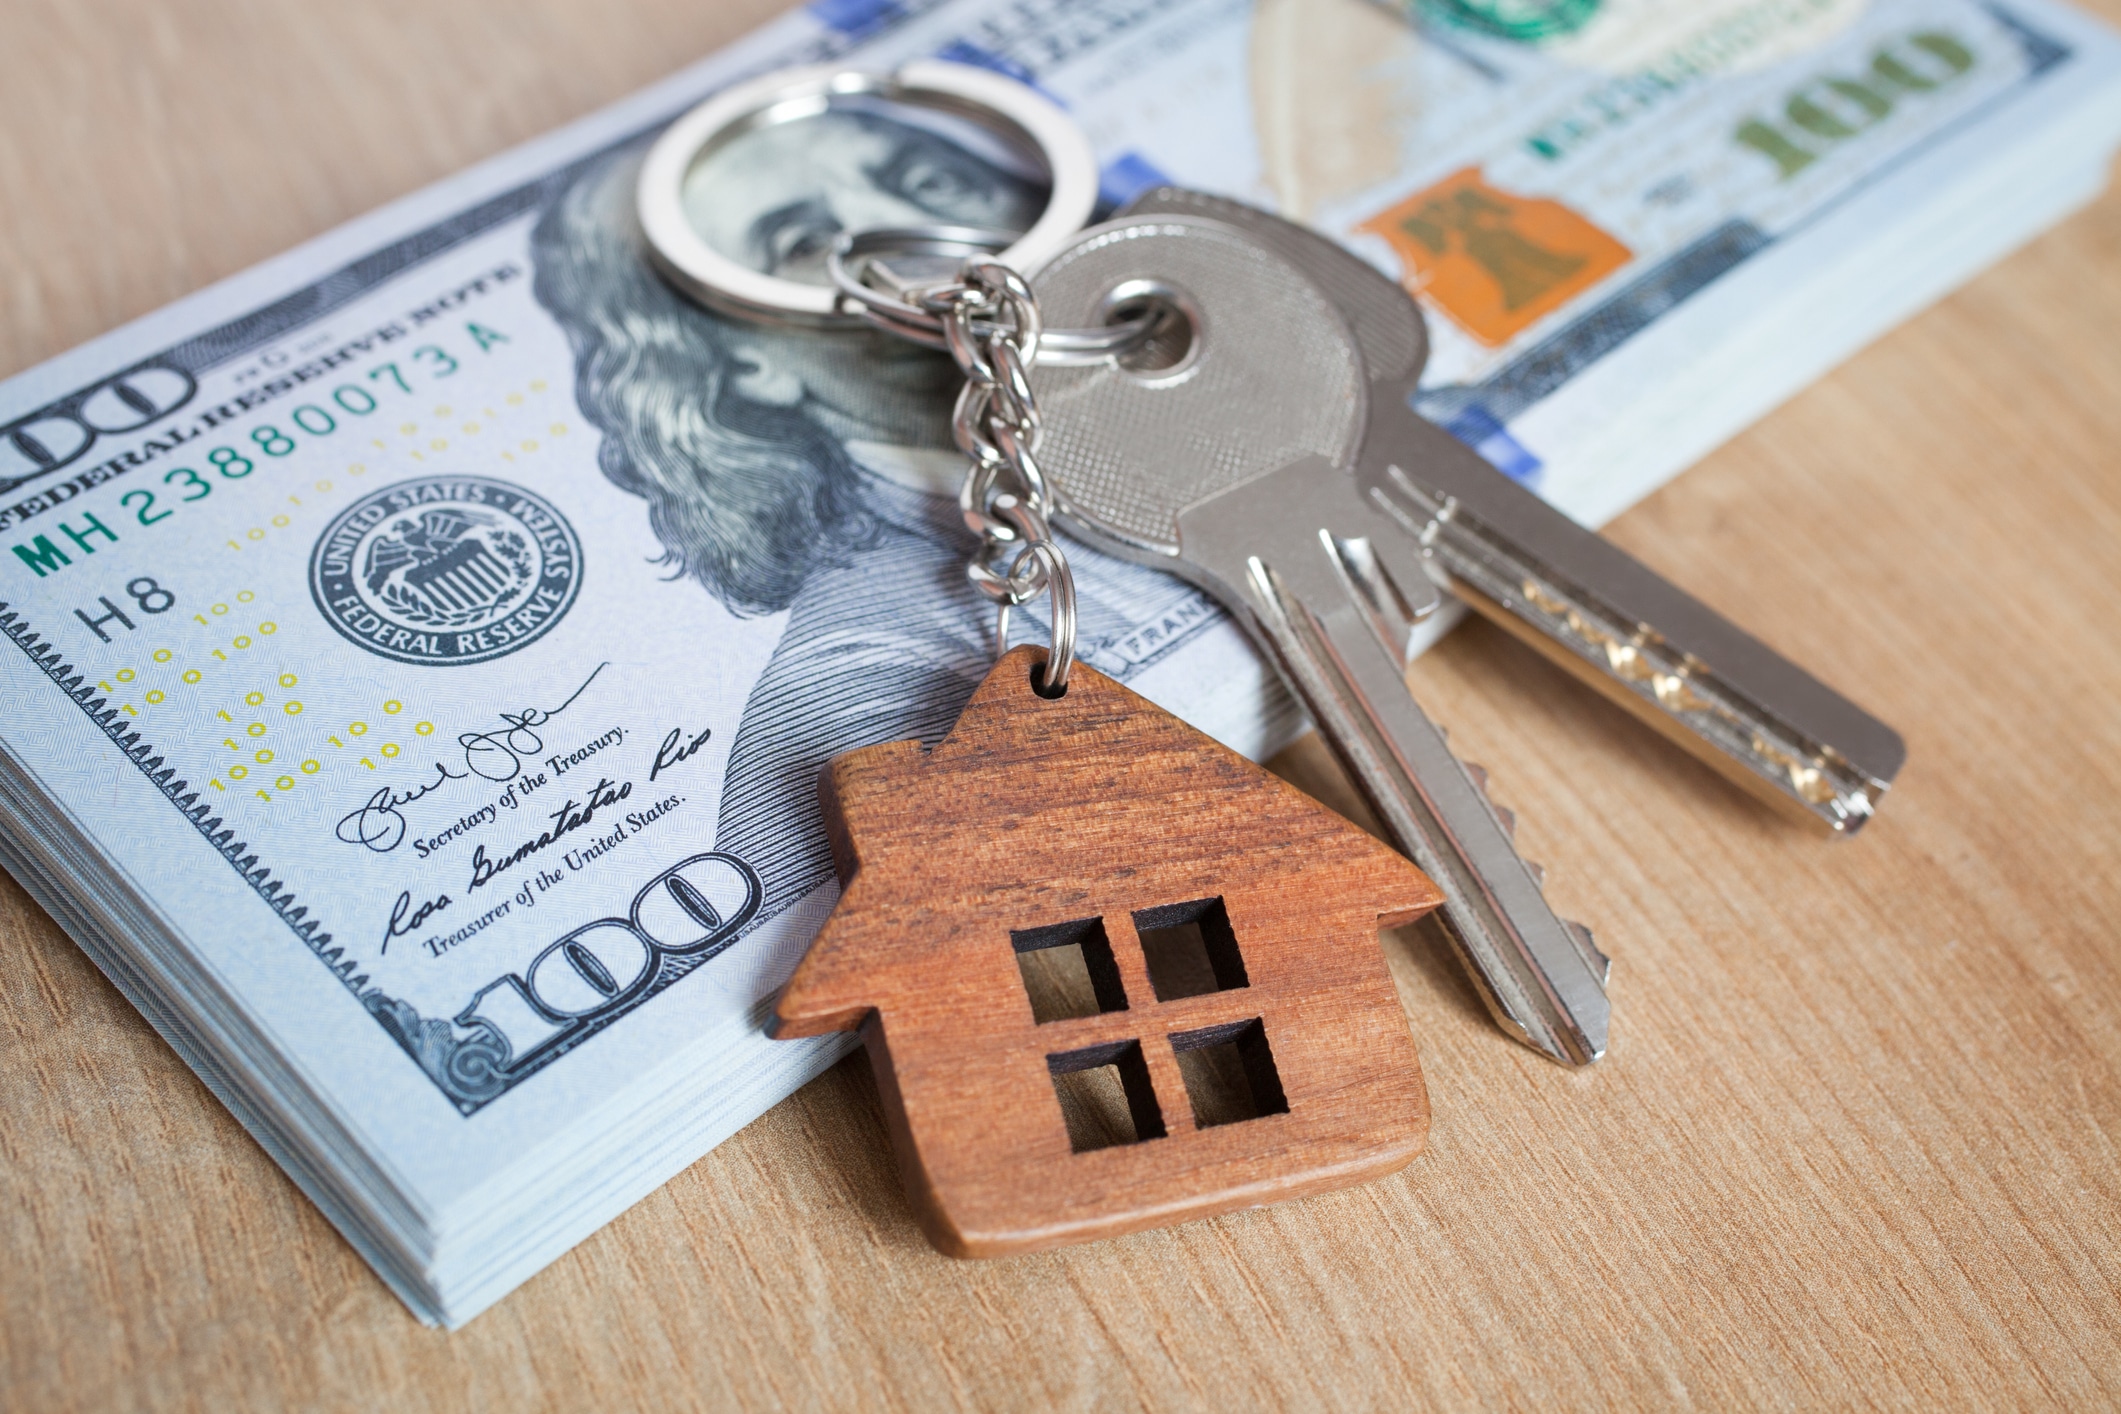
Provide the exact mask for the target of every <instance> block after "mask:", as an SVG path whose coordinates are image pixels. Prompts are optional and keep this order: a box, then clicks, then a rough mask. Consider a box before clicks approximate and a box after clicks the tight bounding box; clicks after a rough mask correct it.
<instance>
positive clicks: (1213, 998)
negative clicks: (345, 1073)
mask: <svg viewBox="0 0 2121 1414" xmlns="http://www.w3.org/2000/svg"><path fill="white" fill-rule="evenodd" d="M1045 667H1046V650H1045V649H1043V648H1035V647H1031V646H1029V645H1026V646H1024V647H1021V648H1017V649H1014V650H1012V651H1011V652H1010V653H1009V655H1008V656H1007V657H1005V658H1003V659H1002V660H1001V661H1000V662H999V663H996V664H995V665H994V668H993V670H992V671H991V672H989V673H988V674H987V679H986V681H985V682H983V683H981V684H980V687H979V690H978V691H977V692H975V693H973V694H972V700H971V701H970V702H968V703H967V704H966V705H965V709H964V712H963V714H962V715H960V716H959V717H958V719H957V721H956V723H955V724H954V725H953V726H952V727H951V728H950V732H949V735H947V736H945V737H944V738H943V739H942V740H941V741H940V742H937V743H936V745H935V749H934V750H932V751H929V750H925V749H924V748H923V747H922V745H921V743H920V742H918V741H899V742H890V743H886V744H884V745H881V746H871V747H865V748H863V749H862V750H860V751H850V752H848V753H846V754H845V755H842V756H837V757H834V758H833V760H832V761H831V763H830V764H829V765H828V766H827V767H826V770H825V775H824V780H823V783H822V791H823V795H824V803H825V822H826V828H827V829H828V830H830V831H831V832H832V837H833V858H834V860H835V862H836V863H837V865H838V867H839V876H840V884H841V888H842V892H841V894H840V897H839V902H838V903H837V904H836V905H835V906H834V908H833V910H832V916H831V917H829V918H827V919H826V920H825V926H824V927H823V928H822V929H821V930H820V931H819V933H818V935H817V938H816V940H815V941H814V942H813V943H812V944H811V945H810V950H809V951H808V952H807V953H805V954H804V955H803V960H802V962H801V963H800V964H799V965H798V966H797V967H796V969H795V974H794V975H793V976H792V977H790V978H789V979H788V985H787V986H786V987H785V988H783V989H782V992H781V995H780V997H779V999H778V1000H777V1001H776V1003H775V1006H774V1019H773V1025H772V1028H771V1029H772V1031H773V1034H775V1035H777V1036H789V1037H795V1036H822V1035H824V1034H825V1033H827V1032H829V1031H848V1030H855V1029H857V1028H858V1029H860V1030H861V1032H862V1037H863V1040H864V1042H865V1044H866V1049H867V1052H868V1055H869V1061H870V1065H871V1067H872V1071H873V1073H874V1075H875V1077H876V1082H877V1091H878V1094H879V1095H880V1096H881V1098H882V1100H883V1109H884V1118H885V1121H886V1123H887V1125H888V1126H889V1128H890V1130H891V1141H892V1147H893V1148H894V1149H896V1150H897V1152H898V1160H899V1172H900V1173H901V1174H902V1175H903V1176H904V1178H905V1183H906V1193H907V1196H908V1198H909V1200H910V1201H911V1205H912V1208H913V1211H914V1213H915V1216H916V1217H917V1218H918V1219H919V1221H920V1224H921V1227H922V1229H923V1230H924V1231H926V1232H927V1234H928V1237H929V1240H930V1241H932V1242H933V1243H934V1244H935V1245H936V1247H937V1248H939V1249H940V1250H942V1251H944V1252H947V1253H949V1254H950V1255H951V1256H954V1257H1001V1256H1012V1255H1015V1254H1018V1253H1025V1252H1038V1251H1044V1250H1047V1249H1049V1248H1053V1247H1058V1246H1062V1245H1064V1244H1067V1243H1071V1242H1086V1241H1091V1240H1093V1239H1098V1238H1108V1237H1114V1236H1117V1235H1119V1234H1121V1233H1127V1232H1138V1231H1140V1230H1142V1229H1144V1228H1150V1227H1163V1226H1167V1225H1169V1224H1171V1223H1174V1222H1185V1221H1192V1220H1197V1219H1200V1218H1203V1217H1207V1216H1210V1215H1212V1214H1215V1213H1224V1212H1229V1211H1231V1210H1233V1209H1238V1208H1256V1207H1259V1206H1261V1205H1263V1204H1267V1203H1279V1202H1286V1201H1288V1200H1290V1199H1292V1198H1299V1197H1305V1196H1308V1195H1311V1194H1315V1193H1326V1192H1330V1191H1332V1190H1333V1189H1336V1188H1345V1187H1347V1186H1348V1185H1349V1184H1351V1183H1363V1182H1368V1181H1370V1180H1372V1179H1375V1178H1380V1177H1382V1176H1384V1175H1385V1174H1388V1173H1392V1172H1394V1171H1396V1170H1398V1169H1401V1168H1404V1167H1406V1165H1407V1163H1408V1162H1409V1161H1410V1160H1412V1159H1413V1157H1414V1156H1415V1155H1416V1154H1417V1153H1419V1152H1420V1151H1421V1145H1422V1140H1423V1139H1424V1138H1425V1137H1426V1136H1427V1134H1428V1131H1429V1098H1428V1092H1427V1091H1426V1090H1425V1089H1424V1088H1423V1087H1422V1083H1421V1063H1420V1061H1418V1060H1417V1059H1416V1058H1415V1054H1414V1046H1413V1043H1412V1042H1411V1041H1410V1040H1409V1039H1408V1037H1407V1024H1406V1018H1405V1017H1404V1015H1403V1014H1402V1013H1401V1011H1400V1007H1399V998H1398V997H1397V996H1396V995H1395V994H1394V991H1393V987H1392V981H1391V978H1390V976H1389V975H1388V974H1387V973H1386V971H1385V968H1384V965H1383V961H1382V959H1381V957H1380V956H1379V953H1378V948H1377V930H1378V924H1379V923H1381V922H1383V923H1394V924H1403V923H1409V922H1412V921H1413V920H1414V919H1416V918H1419V917H1421V916H1422V915H1423V914H1425V913H1427V912H1429V911H1430V910H1431V909H1433V908H1435V907H1436V906H1437V905H1438V904H1439V903H1442V902H1443V895H1442V893H1441V892H1439V891H1438V890H1437V888H1436V886H1435V885H1434V884H1433V883H1431V882H1430V881H1429V879H1428V878H1427V876H1425V875H1424V874H1423V873H1422V872H1421V871H1420V870H1419V869H1416V868H1415V867H1414V866H1413V865H1412V864H1410V863H1408V862H1407V860H1406V859H1405V858H1404V857H1403V856H1401V855H1400V854H1398V853H1396V852H1394V851H1393V850H1392V849H1390V848H1389V847H1387V846H1386V845H1384V844H1382V843H1381V842H1379V841H1378V840H1376V839H1374V838H1372V837H1371V836H1370V835H1367V834H1365V833H1363V831H1362V830H1360V829H1358V828H1356V827H1355V826H1354V825H1351V824H1349V823H1348V821H1347V820H1345V819H1343V818H1342V817H1340V816H1338V815H1335V814H1334V813H1333V812H1332V811H1331V810H1326V809H1322V808H1320V806H1319V804H1318V802H1316V801H1315V800H1313V799H1311V798H1310V797H1308V796H1306V795H1305V794H1304V793H1303V792H1301V791H1299V790H1296V789H1294V788H1293V787H1291V786H1290V785H1289V784H1288V783H1287V782H1286V781H1283V780H1279V779H1277V778H1276V777H1275V776H1273V775H1272V774H1270V773H1269V772H1267V771H1265V770H1262V769H1261V768H1260V767H1258V766H1255V765H1254V764H1252V763H1251V762H1250V761H1247V760H1246V759H1245V758H1244V757H1242V756H1239V755H1238V754H1237V753H1236V752H1234V751H1231V750H1230V749H1229V748H1228V747H1225V746H1221V745H1219V744H1217V743H1216V742H1215V741H1213V740H1212V739H1210V738H1209V737H1207V736H1204V735H1202V734H1201V733H1200V732H1198V731H1196V730H1195V729H1194V728H1192V727H1190V726H1187V725H1186V724H1185V723H1184V722H1182V721H1180V720H1179V719H1178V718H1176V717H1174V716H1172V715H1171V714H1170V713H1168V712H1166V711H1164V710H1163V709H1161V708H1159V707H1157V706H1156V705H1155V704H1153V703H1151V702H1148V701H1145V700H1144V699H1142V698H1141V697H1138V696H1136V695H1135V694H1134V693H1132V692H1129V691H1128V690H1127V689H1126V688H1124V687H1121V686H1120V685H1119V684H1118V683H1116V682H1114V681H1112V680H1111V679H1110V678H1108V677H1106V676H1104V675H1103V674H1102V673H1099V672H1096V671H1095V670H1093V669H1091V668H1088V667H1082V666H1078V667H1077V668H1076V669H1075V671H1074V672H1073V673H1072V674H1071V675H1070V676H1069V679H1068V684H1067V688H1066V690H1065V691H1064V692H1062V693H1060V694H1058V695H1056V696H1054V697H1050V698H1049V697H1047V696H1045V695H1043V694H1042V693H1041V692H1040V691H1038V690H1036V687H1035V684H1038V683H1043V682H1044V680H1045V679H1044V676H1043V674H1044V671H1045ZM1189 906H1190V907H1189ZM1210 910H1212V914H1211V913H1210ZM1204 918H1205V919H1206V922H1203V919H1204ZM1181 923H1191V924H1192V925H1193V932H1192V936H1191V938H1190V939H1188V940H1187V941H1186V943H1185V944H1184V945H1182V946H1181V947H1166V946H1162V945H1161V942H1162V941H1163V940H1159V943H1160V945H1159V946H1158V947H1156V948H1155V949H1154V950H1152V949H1151V947H1150V943H1151V940H1152V938H1153V937H1155V936H1156V935H1157V934H1158V932H1159V930H1163V931H1166V932H1168V930H1169V929H1170V927H1171V925H1173V924H1181ZM1062 939H1066V940H1067V941H1066V943H1065V944H1063V943H1062V941H1061V940H1062ZM1062 945H1065V946H1069V947H1074V948H1076V949H1079V950H1080V953H1081V955H1082V956H1083V958H1084V971H1085V974H1086V977H1087V978H1089V979H1090V981H1091V986H1090V987H1089V989H1088V990H1089V992H1090V995H1089V997H1088V998H1086V999H1080V1000H1087V1001H1088V1002H1089V1005H1087V1006H1081V1007H1069V1008H1056V1009H1054V1010H1053V1011H1052V1012H1049V1013H1048V1014H1046V1015H1040V1014H1039V1013H1038V1009H1037V1006H1036V1003H1035V1001H1034V997H1035V994H1034V993H1033V992H1032V991H1031V989H1030V985H1029V983H1030V976H1029V974H1028V973H1026V972H1024V971H1023V969H1022V968H1021V967H1020V965H1019V963H1018V957H1019V956H1021V955H1023V954H1026V953H1036V952H1038V951H1041V950H1044V949H1048V948H1052V947H1056V946H1062ZM1187 948H1190V950H1191V951H1192V953H1193V954H1194V955H1193V956H1192V957H1187V956H1186V955H1185V950H1186V949H1187ZM1100 975H1101V976H1102V978H1103V985H1102V986H1100V985H1098V982H1097V980H1096V979H1097V978H1098V977H1099V976H1100ZM1248 1024H1249V1028H1250V1030H1251V1032H1252V1034H1251V1035H1250V1036H1248V1037H1246V1038H1245V1040H1244V1041H1243V1042H1241V1043H1239V1044H1242V1045H1244V1046H1246V1047H1248V1048H1250V1049H1251V1050H1252V1051H1253V1054H1251V1055H1248V1056H1245V1057H1244V1060H1243V1062H1242V1064H1243V1068H1244V1070H1245V1071H1247V1072H1249V1083H1247V1082H1246V1081H1245V1080H1238V1082H1237V1083H1238V1084H1239V1085H1241V1086H1243V1088H1244V1090H1245V1092H1246V1093H1245V1094H1244V1095H1243V1101H1244V1103H1243V1108H1244V1109H1245V1110H1247V1111H1249V1112H1250V1114H1251V1117H1250V1118H1249V1119H1246V1120H1243V1121H1241V1122H1226V1123H1214V1122H1212V1121H1213V1120H1214V1119H1216V1118H1217V1117H1218V1116H1219V1115H1220V1114H1221V1113H1224V1112H1226V1110H1227V1108H1228V1107H1227V1105H1226V1104H1224V1103H1220V1101H1222V1100H1227V1099H1229V1098H1234V1097H1217V1098H1216V1100H1211V1101H1210V1102H1209V1103H1208V1104H1206V1105H1205V1106H1204V1105H1203V1103H1202V1100H1203V1099H1204V1098H1205V1097H1201V1096H1192V1095H1191V1091H1192V1087H1193V1085H1194V1083H1195V1080H1196V1077H1200V1078H1205V1077H1202V1076H1201V1072H1199V1071H1197V1070H1193V1066H1192V1063H1191V1062H1189V1061H1188V1060H1187V1059H1186V1058H1185V1055H1186V1053H1187V1051H1188V1048H1189V1045H1195V1044H1196V1043H1199V1042H1202V1041H1203V1040H1205V1039H1206V1038H1207V1037H1210V1036H1213V1037H1217V1038H1219V1039H1220V1040H1222V1041H1225V1042H1227V1041H1229V1040H1230V1034H1226V1033H1231V1029H1232V1028H1234V1027H1241V1026H1247V1025H1248ZM1108 1068H1109V1076H1108V1078H1109V1083H1110V1084H1111V1086H1112V1088H1113V1089H1114V1090H1116V1091H1118V1092H1119V1093H1118V1094H1117V1095H1115V1096H1113V1097H1112V1098H1113V1099H1114V1100H1116V1101H1118V1102H1120V1104H1123V1105H1124V1107H1125V1109H1126V1110H1127V1111H1128V1112H1129V1114H1128V1117H1127V1118H1125V1119H1120V1118H1119V1116H1118V1115H1117V1114H1115V1115H1114V1120H1115V1121H1117V1122H1116V1123H1113V1124H1111V1125H1099V1126H1097V1128H1096V1129H1094V1130H1092V1131H1089V1132H1088V1133H1083V1132H1077V1133H1071V1130H1070V1127H1069V1125H1068V1123H1067V1122H1066V1120H1065V1118H1064V1113H1063V1111H1064V1108H1065V1105H1064V1102H1063V1101H1062V1099H1061V1094H1062V1093H1064V1091H1057V1087H1056V1083H1055V1082H1056V1081H1057V1080H1059V1079H1060V1078H1061V1077H1062V1076H1063V1075H1064V1074H1081V1073H1083V1072H1093V1073H1095V1072H1106V1071H1108ZM1189 1070H1192V1071H1193V1073H1192V1074H1188V1072H1189ZM1233 1078H1235V1077H1233ZM1226 1084H1227V1082H1226ZM1189 1097H1190V1098H1191V1100H1192V1102H1191V1103H1189ZM1118 1108H1119V1105H1117V1104H1116V1105H1115V1106H1114V1109H1115V1110H1117V1109H1118ZM1204 1109H1205V1110H1206V1112H1207V1114H1208V1116H1209V1118H1210V1120H1211V1122H1210V1123H1206V1124H1202V1123H1197V1122H1196V1120H1197V1118H1198V1116H1199V1115H1200V1114H1201V1113H1202V1112H1203V1110H1204ZM1115 1137H1116V1138H1119V1139H1120V1141H1121V1142H1117V1143H1113V1142H1109V1141H1110V1139H1112V1138H1115ZM1086 1139H1087V1140H1092V1141H1098V1140H1102V1141H1106V1142H1102V1143H1096V1144H1095V1146H1094V1147H1093V1144H1092V1143H1087V1142H1082V1141H1084V1140H1086Z"/></svg>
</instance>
